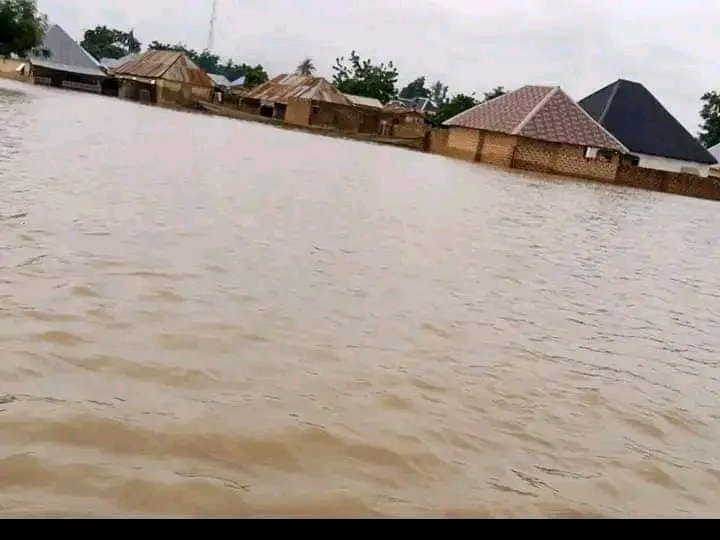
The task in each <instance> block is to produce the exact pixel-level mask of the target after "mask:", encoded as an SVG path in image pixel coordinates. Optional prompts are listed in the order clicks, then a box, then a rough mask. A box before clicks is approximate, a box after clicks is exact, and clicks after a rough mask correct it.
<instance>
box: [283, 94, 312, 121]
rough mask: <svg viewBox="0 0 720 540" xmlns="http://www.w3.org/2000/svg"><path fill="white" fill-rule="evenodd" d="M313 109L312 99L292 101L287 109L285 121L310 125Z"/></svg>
mask: <svg viewBox="0 0 720 540" xmlns="http://www.w3.org/2000/svg"><path fill="white" fill-rule="evenodd" d="M311 110H312V101H310V100H307V99H303V100H295V101H290V102H288V105H287V109H285V121H286V122H287V123H288V124H294V125H296V126H309V125H310V112H311Z"/></svg>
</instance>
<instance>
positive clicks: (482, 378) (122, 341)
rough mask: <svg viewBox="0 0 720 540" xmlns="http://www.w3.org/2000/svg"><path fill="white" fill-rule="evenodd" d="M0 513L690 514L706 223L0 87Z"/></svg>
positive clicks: (702, 465)
mask: <svg viewBox="0 0 720 540" xmlns="http://www.w3.org/2000/svg"><path fill="white" fill-rule="evenodd" d="M0 189H1V190H2V197H0V514H2V515H17V514H24V515H26V514H35V515H45V514H71V515H75V514H81V515H85V514H93V515H117V514H121V515H147V514H160V515H178V514H182V515H237V516H240V515H257V514H262V515H332V516H342V515H463V516H474V515H578V514H583V515H592V514H602V515H658V514H662V515H681V514H693V515H718V514H720V452H719V450H718V449H719V448H720V395H719V392H718V390H719V389H720V379H719V377H720V278H719V275H718V269H720V235H719V234H718V230H719V229H720V217H718V216H720V213H719V212H718V210H720V206H718V205H717V203H713V202H709V201H701V200H695V199H687V198H682V197H677V196H671V195H667V194H662V193H650V192H643V191H636V190H627V189H618V188H615V187H612V186H606V185H602V184H592V183H585V182H574V181H572V180H567V179H557V178H555V179H553V178H541V177H538V176H533V175H520V174H515V173H507V172H503V171H500V170H497V169H493V168H488V167H485V166H482V165H479V164H471V163H464V162H461V161H454V160H450V159H446V158H442V157H438V156H431V155H425V154H421V153H415V152H410V151H406V150H401V149H397V148H391V147H381V146H375V145H370V144H365V143H359V142H354V141H345V140H340V139H331V138H324V137H320V136H314V135H307V134H304V133H296V132H288V131H283V130H281V129H276V128H272V127H268V126H265V125H260V124H253V123H244V122H239V121H233V120H227V119H222V118H213V117H208V116H202V115H194V114H185V113H178V112H171V111H167V110H162V109H158V108H151V107H145V106H140V105H136V104H131V103H125V102H121V101H119V100H113V99H110V98H103V97H98V96H90V95H84V94H79V93H73V92H69V91H61V90H51V89H45V88H36V87H29V86H24V85H20V84H16V83H10V82H8V81H3V82H0Z"/></svg>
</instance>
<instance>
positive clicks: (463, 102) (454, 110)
mask: <svg viewBox="0 0 720 540" xmlns="http://www.w3.org/2000/svg"><path fill="white" fill-rule="evenodd" d="M477 104H478V101H477V99H475V96H474V95H472V96H467V95H465V94H457V95H456V96H453V98H452V99H450V100H448V101H446V102H445V103H443V104H442V105H440V106H439V107H438V110H437V113H435V116H433V124H435V125H437V126H439V125H440V124H442V123H443V122H445V121H446V120H449V119H450V118H452V117H453V116H455V115H457V114H460V113H461V112H463V111H466V110H468V109H469V108H471V107H474V106H475V105H477Z"/></svg>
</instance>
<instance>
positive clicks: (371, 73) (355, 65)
mask: <svg viewBox="0 0 720 540" xmlns="http://www.w3.org/2000/svg"><path fill="white" fill-rule="evenodd" d="M333 71H335V74H334V75H333V84H334V85H335V87H336V88H337V89H338V90H340V91H341V92H344V93H346V94H354V95H357V96H364V97H370V98H376V99H379V100H380V101H381V102H383V103H387V102H388V101H390V100H391V99H392V98H394V97H395V96H396V95H397V90H396V89H395V84H396V83H397V80H398V70H397V69H396V68H395V66H394V65H393V63H392V62H390V63H389V64H387V65H385V64H384V63H381V64H379V65H375V64H373V63H372V62H371V61H370V60H369V59H368V60H361V59H360V57H359V56H358V54H357V53H356V52H355V51H352V52H351V53H350V58H349V59H345V57H340V58H338V59H337V60H336V61H335V65H334V66H333Z"/></svg>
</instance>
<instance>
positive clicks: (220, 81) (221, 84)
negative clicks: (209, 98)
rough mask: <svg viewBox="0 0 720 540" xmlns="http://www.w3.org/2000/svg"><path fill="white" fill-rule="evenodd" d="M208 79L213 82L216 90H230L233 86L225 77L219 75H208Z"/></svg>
mask: <svg viewBox="0 0 720 540" xmlns="http://www.w3.org/2000/svg"><path fill="white" fill-rule="evenodd" d="M208 77H210V79H211V80H212V82H213V85H214V86H215V88H216V89H218V88H220V89H225V88H230V85H231V84H232V83H231V82H230V81H229V80H228V79H227V77H225V75H218V74H217V73H208Z"/></svg>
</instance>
